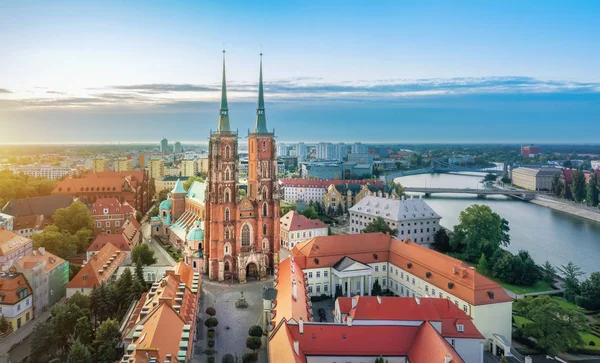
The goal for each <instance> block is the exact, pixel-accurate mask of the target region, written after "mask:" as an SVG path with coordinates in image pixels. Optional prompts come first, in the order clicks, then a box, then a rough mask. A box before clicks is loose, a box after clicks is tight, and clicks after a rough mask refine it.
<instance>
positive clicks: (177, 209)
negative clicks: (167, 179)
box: [171, 179, 186, 221]
mask: <svg viewBox="0 0 600 363" xmlns="http://www.w3.org/2000/svg"><path fill="white" fill-rule="evenodd" d="M185 194H186V192H185V189H184V188H183V183H182V182H181V180H179V179H177V183H175V187H174V188H173V190H171V196H172V198H173V202H172V204H171V208H172V209H171V216H172V218H173V221H176V220H177V218H179V217H181V215H182V214H183V212H185Z"/></svg>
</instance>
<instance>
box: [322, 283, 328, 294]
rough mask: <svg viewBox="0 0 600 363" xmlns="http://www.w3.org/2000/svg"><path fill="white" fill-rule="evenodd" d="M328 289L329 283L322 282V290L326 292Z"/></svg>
mask: <svg viewBox="0 0 600 363" xmlns="http://www.w3.org/2000/svg"><path fill="white" fill-rule="evenodd" d="M328 290H329V285H328V284H323V291H324V292H327V291H328Z"/></svg>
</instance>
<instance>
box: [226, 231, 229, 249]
mask: <svg viewBox="0 0 600 363" xmlns="http://www.w3.org/2000/svg"><path fill="white" fill-rule="evenodd" d="M225 239H229V228H225ZM225 249H227V247H225Z"/></svg>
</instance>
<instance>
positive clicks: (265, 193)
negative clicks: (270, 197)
mask: <svg viewBox="0 0 600 363" xmlns="http://www.w3.org/2000/svg"><path fill="white" fill-rule="evenodd" d="M262 197H263V200H267V187H263V190H262Z"/></svg>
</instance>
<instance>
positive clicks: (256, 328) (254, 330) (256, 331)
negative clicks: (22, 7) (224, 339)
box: [248, 325, 263, 338]
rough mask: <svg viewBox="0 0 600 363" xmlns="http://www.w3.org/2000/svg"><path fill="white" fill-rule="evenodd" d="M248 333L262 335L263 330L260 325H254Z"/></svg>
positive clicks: (256, 335)
mask: <svg viewBox="0 0 600 363" xmlns="http://www.w3.org/2000/svg"><path fill="white" fill-rule="evenodd" d="M248 335H250V336H251V337H259V338H260V337H262V335H263V330H262V328H261V327H260V326H259V325H252V326H251V327H250V329H248Z"/></svg>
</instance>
